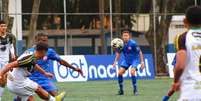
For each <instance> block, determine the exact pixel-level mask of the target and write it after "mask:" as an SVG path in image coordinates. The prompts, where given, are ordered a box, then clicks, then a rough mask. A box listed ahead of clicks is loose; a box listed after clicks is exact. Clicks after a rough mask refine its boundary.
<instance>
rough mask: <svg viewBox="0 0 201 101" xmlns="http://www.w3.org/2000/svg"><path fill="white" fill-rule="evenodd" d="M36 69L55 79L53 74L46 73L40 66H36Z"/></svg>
mask: <svg viewBox="0 0 201 101" xmlns="http://www.w3.org/2000/svg"><path fill="white" fill-rule="evenodd" d="M35 69H36V70H38V71H39V72H40V73H41V74H43V75H45V76H47V77H49V78H53V74H52V73H48V72H46V71H45V70H44V69H42V68H41V67H40V66H39V65H38V64H36V65H35Z"/></svg>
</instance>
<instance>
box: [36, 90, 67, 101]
mask: <svg viewBox="0 0 201 101" xmlns="http://www.w3.org/2000/svg"><path fill="white" fill-rule="evenodd" d="M35 92H36V93H37V94H38V95H39V97H40V98H42V99H44V100H48V101H63V99H64V97H65V94H66V93H65V92H62V93H60V94H59V95H57V96H56V97H53V96H51V95H50V94H49V93H48V92H46V91H45V90H44V89H42V88H41V87H38V89H37V90H36V91H35Z"/></svg>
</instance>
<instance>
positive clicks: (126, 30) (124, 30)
mask: <svg viewBox="0 0 201 101" xmlns="http://www.w3.org/2000/svg"><path fill="white" fill-rule="evenodd" d="M124 33H129V35H131V31H130V29H123V30H121V35H123V34H124Z"/></svg>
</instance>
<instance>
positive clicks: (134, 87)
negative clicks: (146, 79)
mask: <svg viewBox="0 0 201 101" xmlns="http://www.w3.org/2000/svg"><path fill="white" fill-rule="evenodd" d="M131 79H132V85H133V93H134V95H138V89H137V78H136V75H135V68H132V69H131Z"/></svg>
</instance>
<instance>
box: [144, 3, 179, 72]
mask: <svg viewBox="0 0 201 101" xmlns="http://www.w3.org/2000/svg"><path fill="white" fill-rule="evenodd" d="M180 1H181V0H180ZM157 6H158V7H159V13H160V14H161V15H157V17H156V28H157V29H156V36H157V38H156V54H157V57H154V58H156V60H157V61H156V63H157V64H156V69H157V71H156V72H157V73H159V72H163V73H165V72H166V68H165V67H166V52H165V49H166V48H165V47H166V45H167V42H168V41H167V40H168V29H169V26H170V22H171V18H172V15H171V14H168V13H172V12H173V11H174V10H175V7H176V0H157ZM159 17H160V20H159ZM150 19H151V20H150V21H151V23H150V28H149V30H148V31H147V32H146V33H145V36H146V39H147V40H148V42H149V45H150V47H151V50H152V52H153V53H154V40H153V37H154V34H153V32H154V27H153V15H151V17H150Z"/></svg>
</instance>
